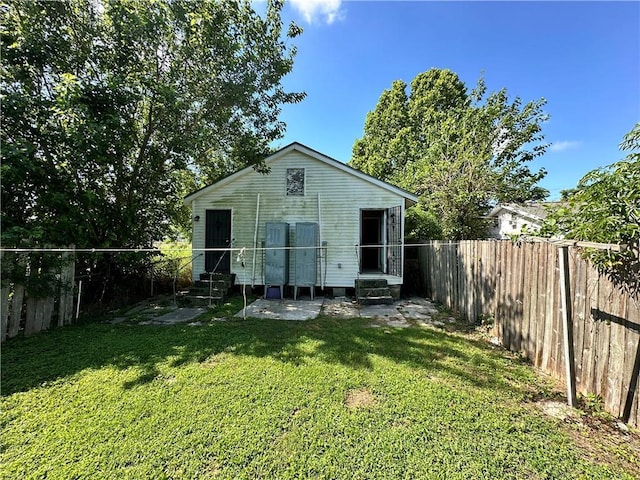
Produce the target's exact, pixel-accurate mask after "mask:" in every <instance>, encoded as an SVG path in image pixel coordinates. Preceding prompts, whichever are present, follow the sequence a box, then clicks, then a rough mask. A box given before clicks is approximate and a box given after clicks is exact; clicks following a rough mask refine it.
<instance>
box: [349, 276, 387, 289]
mask: <svg viewBox="0 0 640 480" xmlns="http://www.w3.org/2000/svg"><path fill="white" fill-rule="evenodd" d="M387 285H388V284H387V281H386V280H385V279H383V278H372V279H366V278H359V279H357V280H356V290H357V289H358V288H383V287H386V286H387Z"/></svg>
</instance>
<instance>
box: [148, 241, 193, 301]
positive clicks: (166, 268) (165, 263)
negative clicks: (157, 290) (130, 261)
mask: <svg viewBox="0 0 640 480" xmlns="http://www.w3.org/2000/svg"><path fill="white" fill-rule="evenodd" d="M158 248H159V249H160V255H156V256H154V257H153V258H152V259H151V264H152V268H153V278H154V282H157V283H158V284H160V285H165V286H173V281H174V279H175V280H176V281H177V285H178V286H181V287H182V286H187V285H190V284H191V272H192V263H191V242H186V241H180V240H166V241H164V242H161V243H160V244H159V245H158ZM169 291H170V290H169Z"/></svg>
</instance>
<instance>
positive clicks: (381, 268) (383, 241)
mask: <svg viewBox="0 0 640 480" xmlns="http://www.w3.org/2000/svg"><path fill="white" fill-rule="evenodd" d="M365 212H377V213H378V215H376V217H375V218H376V220H377V222H378V225H377V231H378V241H377V243H375V244H373V245H378V247H377V251H378V268H376V269H373V270H371V269H367V270H365V269H364V268H363V265H362V263H363V258H364V249H365V248H367V247H366V245H367V244H365V243H364V240H363V227H364V225H363V224H364V222H363V217H364V213H365ZM358 229H359V230H360V232H359V233H360V265H358V269H359V270H360V273H383V274H384V273H386V272H387V209H384V208H361V209H360V219H359V222H358ZM369 245H371V244H369ZM369 248H371V247H369Z"/></svg>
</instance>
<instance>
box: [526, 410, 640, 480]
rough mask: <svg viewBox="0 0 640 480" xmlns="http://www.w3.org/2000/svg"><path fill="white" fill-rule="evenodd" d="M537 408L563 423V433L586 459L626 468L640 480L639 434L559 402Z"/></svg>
mask: <svg viewBox="0 0 640 480" xmlns="http://www.w3.org/2000/svg"><path fill="white" fill-rule="evenodd" d="M535 405H536V407H537V408H539V409H540V410H542V412H544V413H545V414H546V415H549V416H551V417H554V418H557V419H558V420H559V421H560V422H562V423H561V428H562V430H563V431H565V432H566V433H567V434H568V435H569V436H570V437H571V439H572V440H573V441H574V443H575V444H576V445H577V446H578V447H579V448H580V450H581V452H582V454H583V455H584V457H586V458H588V459H590V460H591V461H593V462H595V463H606V464H609V465H612V466H615V467H622V468H623V469H624V470H625V471H626V472H627V473H629V474H631V475H632V476H634V477H635V478H640V433H639V432H638V431H637V430H635V429H630V428H629V427H627V426H626V425H624V424H622V423H619V422H618V421H617V420H616V419H614V418H613V417H611V416H610V415H606V414H605V415H598V414H594V413H592V412H588V411H585V410H582V409H581V410H577V409H573V408H571V407H569V406H568V405H567V404H566V403H563V402H561V401H557V400H548V399H547V400H540V401H537V402H535ZM582 407H584V406H582Z"/></svg>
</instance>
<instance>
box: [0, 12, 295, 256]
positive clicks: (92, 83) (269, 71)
mask: <svg viewBox="0 0 640 480" xmlns="http://www.w3.org/2000/svg"><path fill="white" fill-rule="evenodd" d="M281 9H282V1H281V0H273V1H270V2H269V5H268V9H267V13H266V15H265V16H264V18H263V17H261V16H260V15H258V14H257V13H256V12H254V11H253V9H252V7H251V3H250V2H249V1H248V0H247V1H240V2H233V1H218V2H213V1H207V0H190V1H181V0H178V1H173V2H155V1H151V0H142V1H137V2H127V1H122V0H105V1H94V0H71V1H68V2H46V1H43V2H33V1H31V0H28V1H15V2H10V3H9V4H8V5H7V6H5V7H3V8H2V10H1V12H2V13H1V14H2V25H3V30H2V34H1V38H2V52H3V55H2V81H1V83H0V88H1V95H2V117H3V122H2V132H1V135H2V137H1V140H2V145H3V148H2V212H1V214H2V218H1V220H2V230H3V245H4V246H12V244H11V241H14V240H15V241H19V242H24V241H32V242H36V243H39V244H42V243H43V242H46V243H49V244H56V245H67V244H71V243H73V244H75V245H77V246H78V247H96V248H97V247H124V248H138V247H149V246H151V245H152V244H153V242H154V241H157V240H160V239H162V238H163V237H164V236H166V235H167V234H169V233H170V232H171V226H172V225H173V226H175V225H176V224H179V223H180V221H182V222H184V221H185V219H188V216H187V215H185V213H184V209H183V207H182V204H181V203H182V202H181V199H182V195H183V194H184V193H185V191H186V190H187V189H188V188H190V187H198V186H201V185H202V184H204V183H206V182H209V181H212V180H215V178H217V177H219V176H220V175H223V174H226V173H228V172H229V171H230V170H235V169H237V168H240V167H244V166H247V165H248V164H252V163H255V162H256V161H257V159H258V158H259V156H260V154H262V153H264V152H265V151H268V148H269V143H270V142H271V141H272V140H274V139H277V138H279V137H281V136H282V134H283V132H284V128H285V125H284V124H283V123H282V122H281V121H279V119H278V116H279V113H280V109H281V105H283V104H287V103H295V102H299V101H301V100H302V99H303V98H304V94H303V93H289V92H285V91H284V89H283V87H282V85H281V80H282V78H283V77H284V76H285V75H286V74H287V73H289V72H290V71H291V69H292V66H293V57H294V55H295V47H293V46H291V45H289V43H288V42H289V40H290V39H293V38H295V37H296V36H297V35H299V34H300V32H301V30H300V28H298V27H297V26H296V25H295V24H291V25H290V26H289V28H288V31H286V33H285V32H283V25H282V21H281V18H280V11H281ZM181 219H182V220H181Z"/></svg>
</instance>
